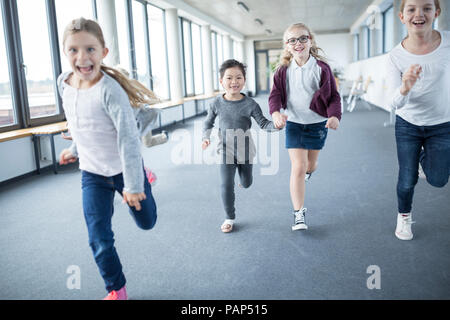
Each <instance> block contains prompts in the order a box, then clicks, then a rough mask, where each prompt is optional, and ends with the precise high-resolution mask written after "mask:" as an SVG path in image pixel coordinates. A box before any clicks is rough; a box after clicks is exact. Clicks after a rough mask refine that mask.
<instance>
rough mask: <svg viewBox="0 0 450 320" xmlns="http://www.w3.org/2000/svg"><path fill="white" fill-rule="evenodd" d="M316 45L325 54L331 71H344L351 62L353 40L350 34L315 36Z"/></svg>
mask: <svg viewBox="0 0 450 320" xmlns="http://www.w3.org/2000/svg"><path fill="white" fill-rule="evenodd" d="M316 43H317V45H318V46H319V48H322V50H323V51H324V52H325V56H326V57H327V58H328V62H329V64H330V66H331V69H334V68H341V69H344V67H345V66H347V65H348V64H349V63H351V62H352V60H353V38H352V36H351V34H350V33H333V34H319V35H316Z"/></svg>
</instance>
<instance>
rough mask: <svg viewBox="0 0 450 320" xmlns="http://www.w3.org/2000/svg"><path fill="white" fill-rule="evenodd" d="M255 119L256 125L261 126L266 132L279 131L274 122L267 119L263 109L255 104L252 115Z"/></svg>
mask: <svg viewBox="0 0 450 320" xmlns="http://www.w3.org/2000/svg"><path fill="white" fill-rule="evenodd" d="M251 115H252V117H253V119H255V121H256V123H257V124H258V125H259V127H260V128H261V129H263V130H265V131H278V130H279V129H277V128H276V127H275V125H274V123H273V122H272V121H270V120H269V119H267V118H266V117H265V116H264V115H263V113H262V110H261V107H260V106H259V104H257V103H256V102H255V104H254V107H253V110H252V113H251Z"/></svg>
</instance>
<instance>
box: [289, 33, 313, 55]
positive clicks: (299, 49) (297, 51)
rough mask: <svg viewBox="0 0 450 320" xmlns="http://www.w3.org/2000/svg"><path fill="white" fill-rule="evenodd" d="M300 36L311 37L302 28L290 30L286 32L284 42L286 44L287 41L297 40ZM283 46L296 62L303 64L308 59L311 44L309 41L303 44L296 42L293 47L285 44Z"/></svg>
mask: <svg viewBox="0 0 450 320" xmlns="http://www.w3.org/2000/svg"><path fill="white" fill-rule="evenodd" d="M302 36H308V37H310V36H311V35H310V34H309V32H308V30H306V29H304V28H292V29H289V30H287V31H286V34H285V37H284V42H285V43H286V42H287V41H288V40H289V39H297V38H300V37H302ZM285 46H286V50H287V51H288V52H289V53H291V54H292V56H293V57H294V59H295V60H296V61H303V62H305V61H306V60H308V58H309V53H310V50H311V46H312V43H311V39H308V41H306V42H305V43H301V42H300V41H296V43H295V44H294V45H292V44H289V43H287V44H285Z"/></svg>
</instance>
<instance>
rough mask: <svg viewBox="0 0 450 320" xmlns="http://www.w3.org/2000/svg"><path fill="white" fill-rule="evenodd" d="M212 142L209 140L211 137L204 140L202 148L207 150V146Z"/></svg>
mask: <svg viewBox="0 0 450 320" xmlns="http://www.w3.org/2000/svg"><path fill="white" fill-rule="evenodd" d="M210 143H211V142H210V141H209V139H205V140H203V143H202V149H203V150H205V149H206V148H208V146H209V144H210Z"/></svg>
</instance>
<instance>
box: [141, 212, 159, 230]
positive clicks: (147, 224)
mask: <svg viewBox="0 0 450 320" xmlns="http://www.w3.org/2000/svg"><path fill="white" fill-rule="evenodd" d="M156 219H157V217H156V210H155V213H154V215H153V216H152V217H151V218H149V219H148V220H146V221H140V222H139V223H138V227H139V228H141V229H142V230H150V229H153V227H154V226H155V224H156Z"/></svg>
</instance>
